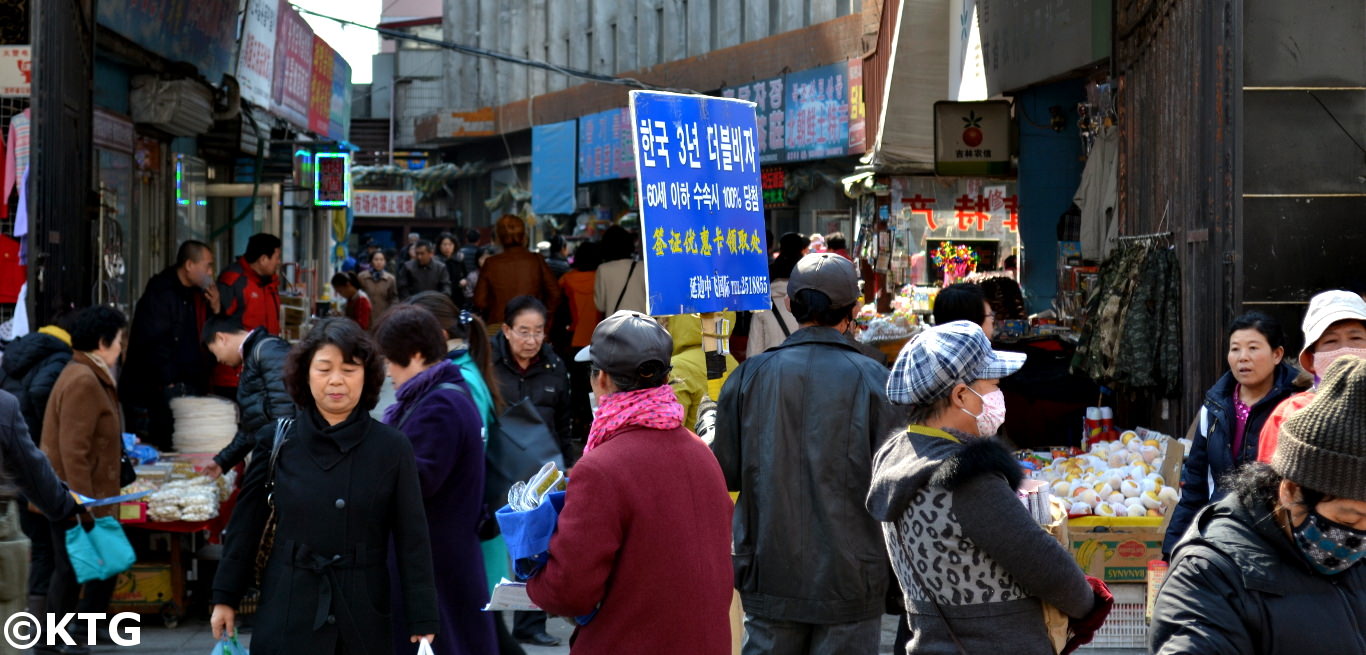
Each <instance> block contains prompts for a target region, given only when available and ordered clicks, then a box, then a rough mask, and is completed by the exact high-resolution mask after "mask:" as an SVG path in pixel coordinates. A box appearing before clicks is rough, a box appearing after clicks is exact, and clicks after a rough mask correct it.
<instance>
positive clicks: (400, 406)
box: [384, 360, 498, 655]
mask: <svg viewBox="0 0 1366 655" xmlns="http://www.w3.org/2000/svg"><path fill="white" fill-rule="evenodd" d="M443 384H454V385H457V386H459V387H460V388H461V390H456V389H450V388H441V385H443ZM384 422H385V423H387V424H389V425H392V426H394V427H397V428H398V429H399V430H401V431H402V432H403V434H404V435H406V436H407V437H408V439H409V440H410V441H412V443H413V454H414V455H415V456H416V457H417V473H418V479H419V481H420V482H421V484H422V497H423V501H424V504H425V505H426V510H427V529H428V531H429V532H430V534H431V543H432V560H433V564H434V570H435V575H436V589H437V605H438V606H439V607H438V609H439V610H440V617H441V632H440V635H439V636H438V637H437V639H436V641H435V642H434V643H433V644H432V649H433V650H434V651H435V652H436V653H437V655H456V654H460V655H496V654H497V652H498V645H497V643H498V642H497V639H496V638H495V636H494V632H493V615H492V614H490V613H488V612H484V611H482V608H483V607H484V605H485V604H487V603H488V598H489V597H488V586H487V584H486V583H485V578H484V558H483V555H482V554H481V551H480V549H479V537H478V536H477V534H476V533H477V529H478V526H479V518H480V515H481V514H482V511H483V506H484V442H483V437H482V434H481V433H482V429H483V419H482V418H480V415H479V410H478V408H476V407H475V404H474V401H473V400H471V399H470V395H469V391H468V388H467V387H466V386H465V378H464V377H463V376H461V374H460V367H458V366H455V365H453V364H451V363H450V362H447V361H445V360H442V361H441V362H440V363H438V364H437V365H435V366H433V367H431V368H429V369H427V370H426V371H423V372H422V373H420V374H418V375H417V377H414V378H413V379H411V380H409V381H408V382H407V383H405V384H404V385H403V387H402V388H400V389H399V390H398V401H397V402H396V403H394V404H393V405H392V406H391V407H389V409H388V410H387V411H385V413H384ZM391 552H392V551H391ZM389 567H390V569H395V568H396V567H397V564H396V562H395V561H394V560H393V559H391V560H390V562H389ZM391 579H393V580H397V579H398V578H397V577H392V576H391ZM390 598H392V599H393V607H394V625H395V626H405V625H407V624H406V621H405V619H404V614H405V612H404V608H403V603H402V598H403V597H402V595H401V594H399V593H398V590H397V588H395V589H394V590H393V593H391V594H390ZM406 630H407V628H401V629H400V628H398V627H396V628H395V632H394V635H395V641H396V643H395V652H396V653H413V652H416V648H417V647H416V646H414V645H413V644H411V643H409V642H408V633H407V632H406Z"/></svg>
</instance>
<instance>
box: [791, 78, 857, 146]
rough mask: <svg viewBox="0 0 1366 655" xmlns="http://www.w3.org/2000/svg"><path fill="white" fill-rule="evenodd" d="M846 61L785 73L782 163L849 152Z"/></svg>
mask: <svg viewBox="0 0 1366 655" xmlns="http://www.w3.org/2000/svg"><path fill="white" fill-rule="evenodd" d="M848 74H849V64H848V62H840V63H838V64H831V65H829V66H822V67H820V68H812V69H809V70H804V71H800V72H797V73H788V74H787V85H786V87H787V133H786V135H785V136H786V142H785V146H786V152H785V153H784V161H805V160H808V159H825V158H828V157H843V156H844V155H845V154H846V153H847V152H848V151H849V96H848V91H849V81H848V80H847V79H845V77H846V76H847V75H848Z"/></svg>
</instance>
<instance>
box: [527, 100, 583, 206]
mask: <svg viewBox="0 0 1366 655" xmlns="http://www.w3.org/2000/svg"><path fill="white" fill-rule="evenodd" d="M577 140H578V125H577V121H573V120H568V121H564V122H563V123H552V124H550V125H535V126H533V127H532V128H531V210H532V211H534V212H536V213H537V214H572V213H574V204H575V203H574V185H575V183H574V174H573V171H574V143H575V141H577Z"/></svg>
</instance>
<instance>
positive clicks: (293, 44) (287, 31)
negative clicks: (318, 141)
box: [271, 0, 313, 129]
mask: <svg viewBox="0 0 1366 655" xmlns="http://www.w3.org/2000/svg"><path fill="white" fill-rule="evenodd" d="M312 90H313V30H312V29H311V28H309V27H308V23H306V22H304V19H303V16H300V15H299V12H297V11H294V8H293V7H291V6H290V2H289V0H280V11H279V13H278V21H277V26H276V37H275V71H274V77H273V78H272V80H271V107H272V113H274V114H276V115H277V116H280V117H282V118H284V119H285V120H288V121H289V122H291V123H293V124H294V126H295V127H300V128H304V129H308V125H309V120H308V118H309V116H308V110H309V102H310V100H311V99H312V96H311V93H312Z"/></svg>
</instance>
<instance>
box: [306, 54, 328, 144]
mask: <svg viewBox="0 0 1366 655" xmlns="http://www.w3.org/2000/svg"><path fill="white" fill-rule="evenodd" d="M331 120H332V48H329V47H327V42H326V41H324V40H323V39H322V37H320V36H318V35H317V34H314V35H313V70H312V77H311V78H310V82H309V85H308V131H310V132H312V133H314V134H323V135H325V134H327V124H328V123H329V122H331Z"/></svg>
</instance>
